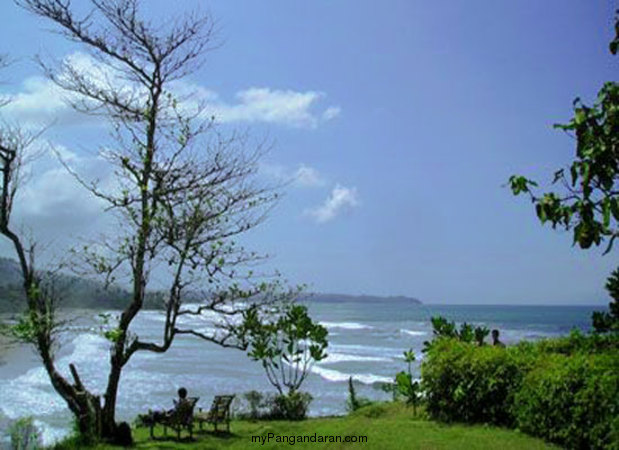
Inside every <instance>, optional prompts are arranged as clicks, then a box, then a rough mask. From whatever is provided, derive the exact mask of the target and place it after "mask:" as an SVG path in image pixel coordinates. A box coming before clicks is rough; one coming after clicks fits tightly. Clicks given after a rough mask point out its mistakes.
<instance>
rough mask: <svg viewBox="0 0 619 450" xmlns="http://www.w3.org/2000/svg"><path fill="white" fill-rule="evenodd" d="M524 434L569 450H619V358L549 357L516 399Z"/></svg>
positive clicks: (581, 354)
mask: <svg viewBox="0 0 619 450" xmlns="http://www.w3.org/2000/svg"><path fill="white" fill-rule="evenodd" d="M514 414H515V416H516V422H517V425H518V427H519V428H520V429H522V430H523V431H525V432H528V433H531V434H534V435H536V436H540V437H543V438H545V439H547V440H549V441H552V442H556V443H558V444H560V445H563V446H565V447H567V448H574V449H580V448H588V449H602V448H614V449H619V356H618V355H617V353H615V354H610V353H608V354H603V355H600V354H598V355H585V354H583V353H578V354H575V355H572V356H565V355H561V354H554V355H547V357H546V358H544V359H543V361H540V365H539V366H538V367H536V368H535V369H533V370H532V371H531V372H530V373H529V374H528V375H527V376H526V377H525V379H524V382H523V384H522V388H521V389H520V390H519V392H518V393H517V394H516V396H515V398H514Z"/></svg>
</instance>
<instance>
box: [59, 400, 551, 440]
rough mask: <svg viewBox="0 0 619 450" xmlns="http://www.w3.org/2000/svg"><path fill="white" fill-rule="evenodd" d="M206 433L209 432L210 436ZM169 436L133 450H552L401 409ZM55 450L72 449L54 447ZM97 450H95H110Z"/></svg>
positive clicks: (382, 407)
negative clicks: (324, 439)
mask: <svg viewBox="0 0 619 450" xmlns="http://www.w3.org/2000/svg"><path fill="white" fill-rule="evenodd" d="M210 429H211V428H209V430H210ZM269 433H273V435H274V436H279V437H280V438H282V437H283V436H295V437H297V436H308V437H310V436H314V433H315V434H316V437H317V440H318V439H320V437H321V436H327V439H329V436H341V437H342V441H343V440H344V439H345V437H346V436H367V442H346V443H344V442H339V443H338V442H336V443H329V442H294V444H291V443H289V442H286V441H283V442H282V441H280V442H276V439H275V437H272V439H271V440H270V442H265V443H264V444H263V443H262V441H260V442H252V436H262V437H268V436H269ZM175 434H176V433H175V432H174V431H170V430H168V438H167V439H163V438H161V439H157V440H151V439H150V438H149V435H148V429H147V428H138V429H137V430H134V438H135V439H136V447H135V448H138V449H140V448H145V449H207V450H208V449H230V450H233V449H234V450H236V449H238V450H241V449H242V450H246V449H252V448H255V449H281V448H298V449H326V448H328V449H355V448H356V449H361V448H367V449H381V450H382V449H385V450H387V449H466V450H474V449H501V450H509V449H531V450H534V449H551V448H557V447H554V446H552V445H550V444H547V443H545V442H543V441H541V440H539V439H535V438H532V437H530V436H527V435H525V434H522V433H519V432H517V431H513V430H507V429H502V428H495V427H488V426H468V425H442V424H438V423H436V422H432V421H429V420H426V419H423V418H420V417H419V416H414V415H413V412H412V409H411V408H407V407H406V406H404V405H402V404H394V403H384V404H377V405H372V406H369V407H366V408H363V409H361V410H359V411H357V412H355V413H353V414H351V415H349V416H345V417H323V418H316V419H308V420H305V421H302V422H286V421H258V422H251V421H236V420H235V421H233V422H232V423H231V434H226V433H221V434H214V433H212V432H211V431H206V430H205V431H202V432H200V431H199V430H198V431H197V432H195V433H194V439H193V441H189V440H188V439H187V438H185V436H186V432H185V431H183V434H182V437H181V442H177V441H176V440H174V439H172V437H171V436H173V435H175ZM162 435H163V429H161V428H156V429H155V436H158V437H159V436H162ZM61 448H76V447H72V446H68V447H67V446H63V447H60V446H58V447H57V449H61ZM112 448H117V447H112V446H109V445H99V446H97V447H96V449H97V450H103V449H112Z"/></svg>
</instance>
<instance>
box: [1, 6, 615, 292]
mask: <svg viewBox="0 0 619 450" xmlns="http://www.w3.org/2000/svg"><path fill="white" fill-rule="evenodd" d="M612 3H613V2H604V1H588V2H585V1H575V0H573V1H568V2H566V1H564V0H563V1H557V0H552V1H550V0H547V1H544V2H540V1H539V0H526V1H524V0H523V1H518V2H496V1H491V0H486V1H470V0H467V1H449V2H447V1H434V2H427V1H412V0H407V1H396V0H390V1H388V2H376V1H359V0H355V1H344V0H342V1H338V2H330V1H326V0H325V1H318V0H317V1H312V2H291V1H284V0H280V1H261V2H251V1H243V2H241V1H235V2H230V1H223V0H219V1H212V2H208V3H207V2H203V1H202V2H201V1H193V0H184V1H177V2H175V3H174V4H175V11H174V12H180V11H182V10H191V9H193V8H195V7H197V6H199V7H200V8H201V9H202V10H207V11H209V12H210V13H211V14H212V15H213V17H215V18H216V19H217V29H218V34H217V36H218V40H219V42H220V43H221V47H220V48H219V49H217V50H215V51H213V52H211V53H209V54H208V56H207V63H206V65H205V66H204V67H203V68H202V69H201V70H200V71H199V72H198V73H195V74H193V75H192V76H191V78H190V79H189V80H188V82H190V83H191V84H192V86H195V87H200V88H202V89H205V90H207V91H208V93H209V95H210V96H211V97H210V98H212V99H213V102H214V105H215V106H214V107H215V111H216V112H217V114H218V115H219V116H218V118H219V119H220V121H221V122H224V123H226V126H235V127H236V126H238V127H241V128H243V129H249V131H250V132H251V133H252V135H254V136H256V137H263V136H268V137H269V138H270V139H271V140H272V141H273V142H274V147H273V150H272V151H271V152H270V154H269V155H268V157H267V158H266V159H265V160H264V162H263V175H264V176H270V177H273V178H294V177H296V182H294V183H292V184H291V185H290V186H289V187H287V188H286V195H285V197H284V198H283V200H282V201H281V202H280V203H279V205H278V206H277V208H276V209H275V210H274V211H273V212H272V214H271V216H270V218H269V220H268V221H267V222H266V223H264V224H263V225H262V226H261V227H260V228H259V229H256V230H254V231H252V232H251V233H250V234H249V235H248V236H247V237H246V239H245V241H246V242H247V244H248V246H249V247H251V248H254V249H256V250H259V251H262V252H266V253H269V254H271V255H272V259H271V260H270V262H269V263H268V265H269V266H270V267H276V268H278V269H279V270H280V271H281V272H282V273H283V274H284V275H285V276H286V277H287V278H288V279H289V280H290V281H291V282H293V283H308V284H309V286H310V289H311V290H315V291H320V292H340V293H349V294H361V293H366V294H378V295H409V296H415V297H418V298H420V299H421V300H422V301H425V302H428V303H488V304H516V303H562V304H605V303H607V302H608V301H609V299H608V298H607V296H606V293H605V291H604V290H603V284H604V280H605V278H606V277H607V276H608V274H609V273H610V271H611V270H612V269H613V268H614V267H615V266H616V264H617V258H616V255H613V254H611V255H607V256H605V257H602V251H601V250H600V249H593V250H590V251H587V252H585V251H581V250H579V249H577V248H573V247H571V235H570V234H569V233H565V232H556V231H554V232H553V231H552V230H551V229H550V228H549V227H542V226H540V224H539V223H538V221H537V219H536V217H535V215H534V212H533V208H532V206H531V204H530V203H529V202H528V201H527V200H526V199H525V198H514V197H513V196H512V195H511V194H510V191H509V190H508V189H507V188H506V187H504V186H503V185H504V184H505V183H506V181H507V179H508V178H509V176H510V175H512V174H514V173H521V174H525V175H529V176H530V177H532V178H535V179H537V180H538V181H543V182H548V181H549V180H550V178H551V175H552V173H553V172H554V170H555V169H557V168H559V167H562V166H565V165H566V164H568V163H569V162H570V161H571V159H572V158H573V155H574V141H573V140H572V139H571V138H570V137H568V136H567V135H565V134H563V133H561V132H559V131H557V130H554V129H553V128H552V125H553V124H554V123H558V122H565V121H568V120H569V118H570V115H571V104H572V101H573V99H574V98H575V97H576V96H580V97H581V98H583V99H584V100H586V101H591V100H592V99H593V98H594V96H595V94H596V92H597V90H598V89H599V88H600V87H601V85H602V83H603V82H604V81H608V80H615V79H616V78H615V77H616V75H615V74H616V68H617V60H616V58H613V57H612V56H611V55H610V54H609V53H608V51H607V48H608V42H609V41H610V39H611V35H612V24H613V11H614V9H615V7H616V6H613V4H612ZM144 4H147V5H148V6H149V10H148V14H150V15H152V16H153V17H155V18H159V19H161V18H166V17H169V15H170V14H171V13H170V11H169V5H170V2H168V1H162V0H149V1H148V2H146V1H145V2H144ZM0 13H1V14H2V17H3V19H4V20H3V27H2V29H0V38H1V39H0V42H2V45H1V46H0V52H2V53H9V54H10V55H11V56H12V57H13V58H14V59H17V61H16V63H15V64H13V65H12V66H11V67H10V68H9V69H7V70H5V71H4V73H3V75H4V76H3V79H4V80H5V81H6V82H5V83H4V84H2V85H0V91H2V92H4V93H10V94H12V95H13V96H14V97H15V98H16V99H17V100H16V102H14V104H13V105H12V106H11V107H8V108H5V110H4V115H5V117H7V116H8V115H9V113H10V114H12V117H13V118H15V117H17V118H18V119H19V120H22V121H27V120H35V119H36V120H42V121H44V120H45V119H46V118H50V117H57V118H59V119H58V122H57V125H56V126H54V127H53V128H52V129H50V130H49V131H48V132H47V133H46V138H47V139H48V140H50V141H51V142H53V143H54V144H55V145H57V146H59V148H61V149H63V151H64V150H66V151H67V152H68V153H67V154H71V155H74V156H75V155H77V157H80V158H82V157H84V155H87V154H88V151H92V150H95V149H96V148H91V147H89V146H88V145H86V144H85V137H87V142H88V144H91V143H92V142H96V137H97V136H99V135H100V134H101V133H104V131H103V130H101V129H99V128H98V127H97V125H96V124H95V123H93V122H92V121H90V122H89V121H88V120H83V119H80V118H78V117H76V116H74V115H71V114H70V113H69V112H68V111H67V110H66V109H65V108H63V107H62V105H61V104H60V102H59V98H58V96H54V95H53V91H50V90H49V89H48V86H47V85H46V82H45V81H44V80H43V79H42V78H41V74H40V72H39V69H38V68H37V66H36V65H35V64H34V63H33V62H32V61H30V59H29V58H30V57H31V56H32V55H33V54H36V53H42V54H43V55H48V56H54V57H57V58H63V57H66V56H68V55H73V56H74V57H75V55H78V56H79V53H76V52H78V51H79V48H78V47H76V46H74V45H73V44H70V43H67V42H66V41H64V40H63V39H62V38H60V37H59V36H57V35H54V34H50V33H48V32H46V31H45V29H46V28H48V27H49V24H46V23H45V22H42V21H40V20H39V19H36V18H34V17H33V16H30V15H28V14H27V13H25V12H24V11H21V10H19V9H18V8H16V7H15V6H14V5H13V4H12V2H3V3H2V5H1V6H0ZM11 108H12V109H11ZM91 169H92V170H96V168H95V167H92V168H91ZM40 170H41V172H40V174H41V175H42V177H40V178H39V179H38V180H36V183H34V184H32V185H31V186H30V190H28V191H27V192H26V193H25V194H24V195H25V197H26V201H24V203H23V205H24V206H23V208H22V209H23V210H22V211H20V212H19V215H18V217H19V218H20V219H21V220H23V221H24V222H25V223H27V224H28V225H29V226H30V227H31V228H32V229H33V233H34V234H35V235H36V236H38V237H41V238H42V239H43V240H44V241H48V242H52V243H53V245H50V248H51V247H53V248H55V249H58V248H62V246H63V245H64V244H65V239H64V237H63V236H64V235H65V234H67V233H69V234H70V235H78V234H80V233H81V232H83V230H84V227H85V225H84V224H88V226H89V227H93V226H94V225H93V224H96V223H97V220H99V219H98V211H97V210H96V208H95V207H93V203H92V202H91V201H89V199H88V198H87V197H85V194H84V193H81V192H79V188H78V187H77V186H75V185H74V183H73V181H72V180H71V179H70V178H67V177H66V176H65V175H64V174H63V173H62V170H61V169H60V168H58V167H57V166H54V165H53V162H52V161H50V162H49V164H48V165H47V166H45V167H43V168H41V169H40ZM78 218H79V219H78ZM2 249H3V252H4V254H7V255H8V254H9V252H8V248H7V247H6V246H4V247H2ZM56 251H58V250H56Z"/></svg>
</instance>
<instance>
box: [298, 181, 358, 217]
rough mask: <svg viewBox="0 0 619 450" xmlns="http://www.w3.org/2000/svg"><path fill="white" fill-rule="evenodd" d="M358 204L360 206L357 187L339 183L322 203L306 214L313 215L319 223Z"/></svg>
mask: <svg viewBox="0 0 619 450" xmlns="http://www.w3.org/2000/svg"><path fill="white" fill-rule="evenodd" d="M357 206H359V198H358V195H357V189H356V188H347V187H344V186H341V185H339V184H338V185H336V186H335V187H334V188H333V190H332V191H331V194H330V195H329V197H327V199H326V200H325V202H324V203H323V204H322V205H320V206H318V207H316V208H313V209H310V210H308V211H306V214H308V215H309V216H311V217H313V218H314V219H315V220H316V222H318V223H325V222H329V221H331V220H333V219H335V218H336V217H337V216H338V215H339V214H341V213H343V212H346V211H349V210H350V209H352V208H354V207H357Z"/></svg>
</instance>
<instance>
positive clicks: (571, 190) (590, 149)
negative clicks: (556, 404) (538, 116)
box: [509, 19, 619, 331]
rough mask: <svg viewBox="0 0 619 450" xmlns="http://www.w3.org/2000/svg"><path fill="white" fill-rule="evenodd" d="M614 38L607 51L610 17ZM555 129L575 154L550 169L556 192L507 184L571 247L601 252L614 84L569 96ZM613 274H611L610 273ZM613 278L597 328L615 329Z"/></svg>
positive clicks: (617, 160)
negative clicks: (590, 95) (565, 233)
mask: <svg viewBox="0 0 619 450" xmlns="http://www.w3.org/2000/svg"><path fill="white" fill-rule="evenodd" d="M615 31H616V37H615V39H614V40H613V41H612V42H611V44H610V51H611V53H612V54H613V55H615V54H616V53H617V49H618V46H619V19H618V20H616V21H615ZM555 128H558V129H560V130H563V131H565V132H567V133H569V134H570V135H571V136H573V137H574V138H575V139H576V158H575V160H574V162H572V164H571V165H570V167H569V168H568V169H567V170H566V169H559V170H557V171H556V172H555V174H554V178H553V182H552V183H553V184H554V185H559V186H561V191H562V192H560V193H556V192H546V193H543V194H538V193H536V192H535V191H534V189H535V187H537V186H538V184H537V183H536V182H535V181H532V180H529V179H527V178H526V177H524V176H520V175H513V176H511V177H510V179H509V184H510V187H511V189H512V192H513V194H514V195H519V194H526V195H529V197H530V199H531V201H532V202H533V204H534V205H535V211H536V213H537V217H538V218H539V220H540V221H541V223H542V224H545V223H550V224H551V225H552V227H553V228H557V227H562V228H564V229H566V230H572V232H573V242H574V245H576V244H578V246H579V247H580V248H582V249H588V248H590V247H592V246H594V245H595V246H599V245H602V244H605V245H606V249H605V251H604V254H607V253H609V252H610V251H611V250H612V248H613V243H614V242H615V239H616V238H617V237H619V195H618V194H619V83H616V82H607V83H605V84H604V86H602V89H600V91H599V93H598V96H597V100H596V101H595V103H594V104H593V105H592V106H587V105H586V104H584V103H583V102H582V101H581V100H580V99H579V98H576V100H574V117H573V118H572V119H571V120H570V122H569V123H567V124H559V125H555ZM615 273H617V272H615ZM615 283H616V279H614V278H613V276H611V278H609V280H608V284H607V287H608V286H611V288H609V291H610V292H611V297H613V299H614V303H611V304H610V314H609V313H595V315H594V320H593V324H594V327H595V328H596V330H597V331H609V330H610V329H613V328H614V329H617V328H619V325H618V324H619V304H618V300H617V297H615V295H613V292H615V293H616V292H617V291H616V290H614V289H613V288H612V286H613V285H614V284H615Z"/></svg>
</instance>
